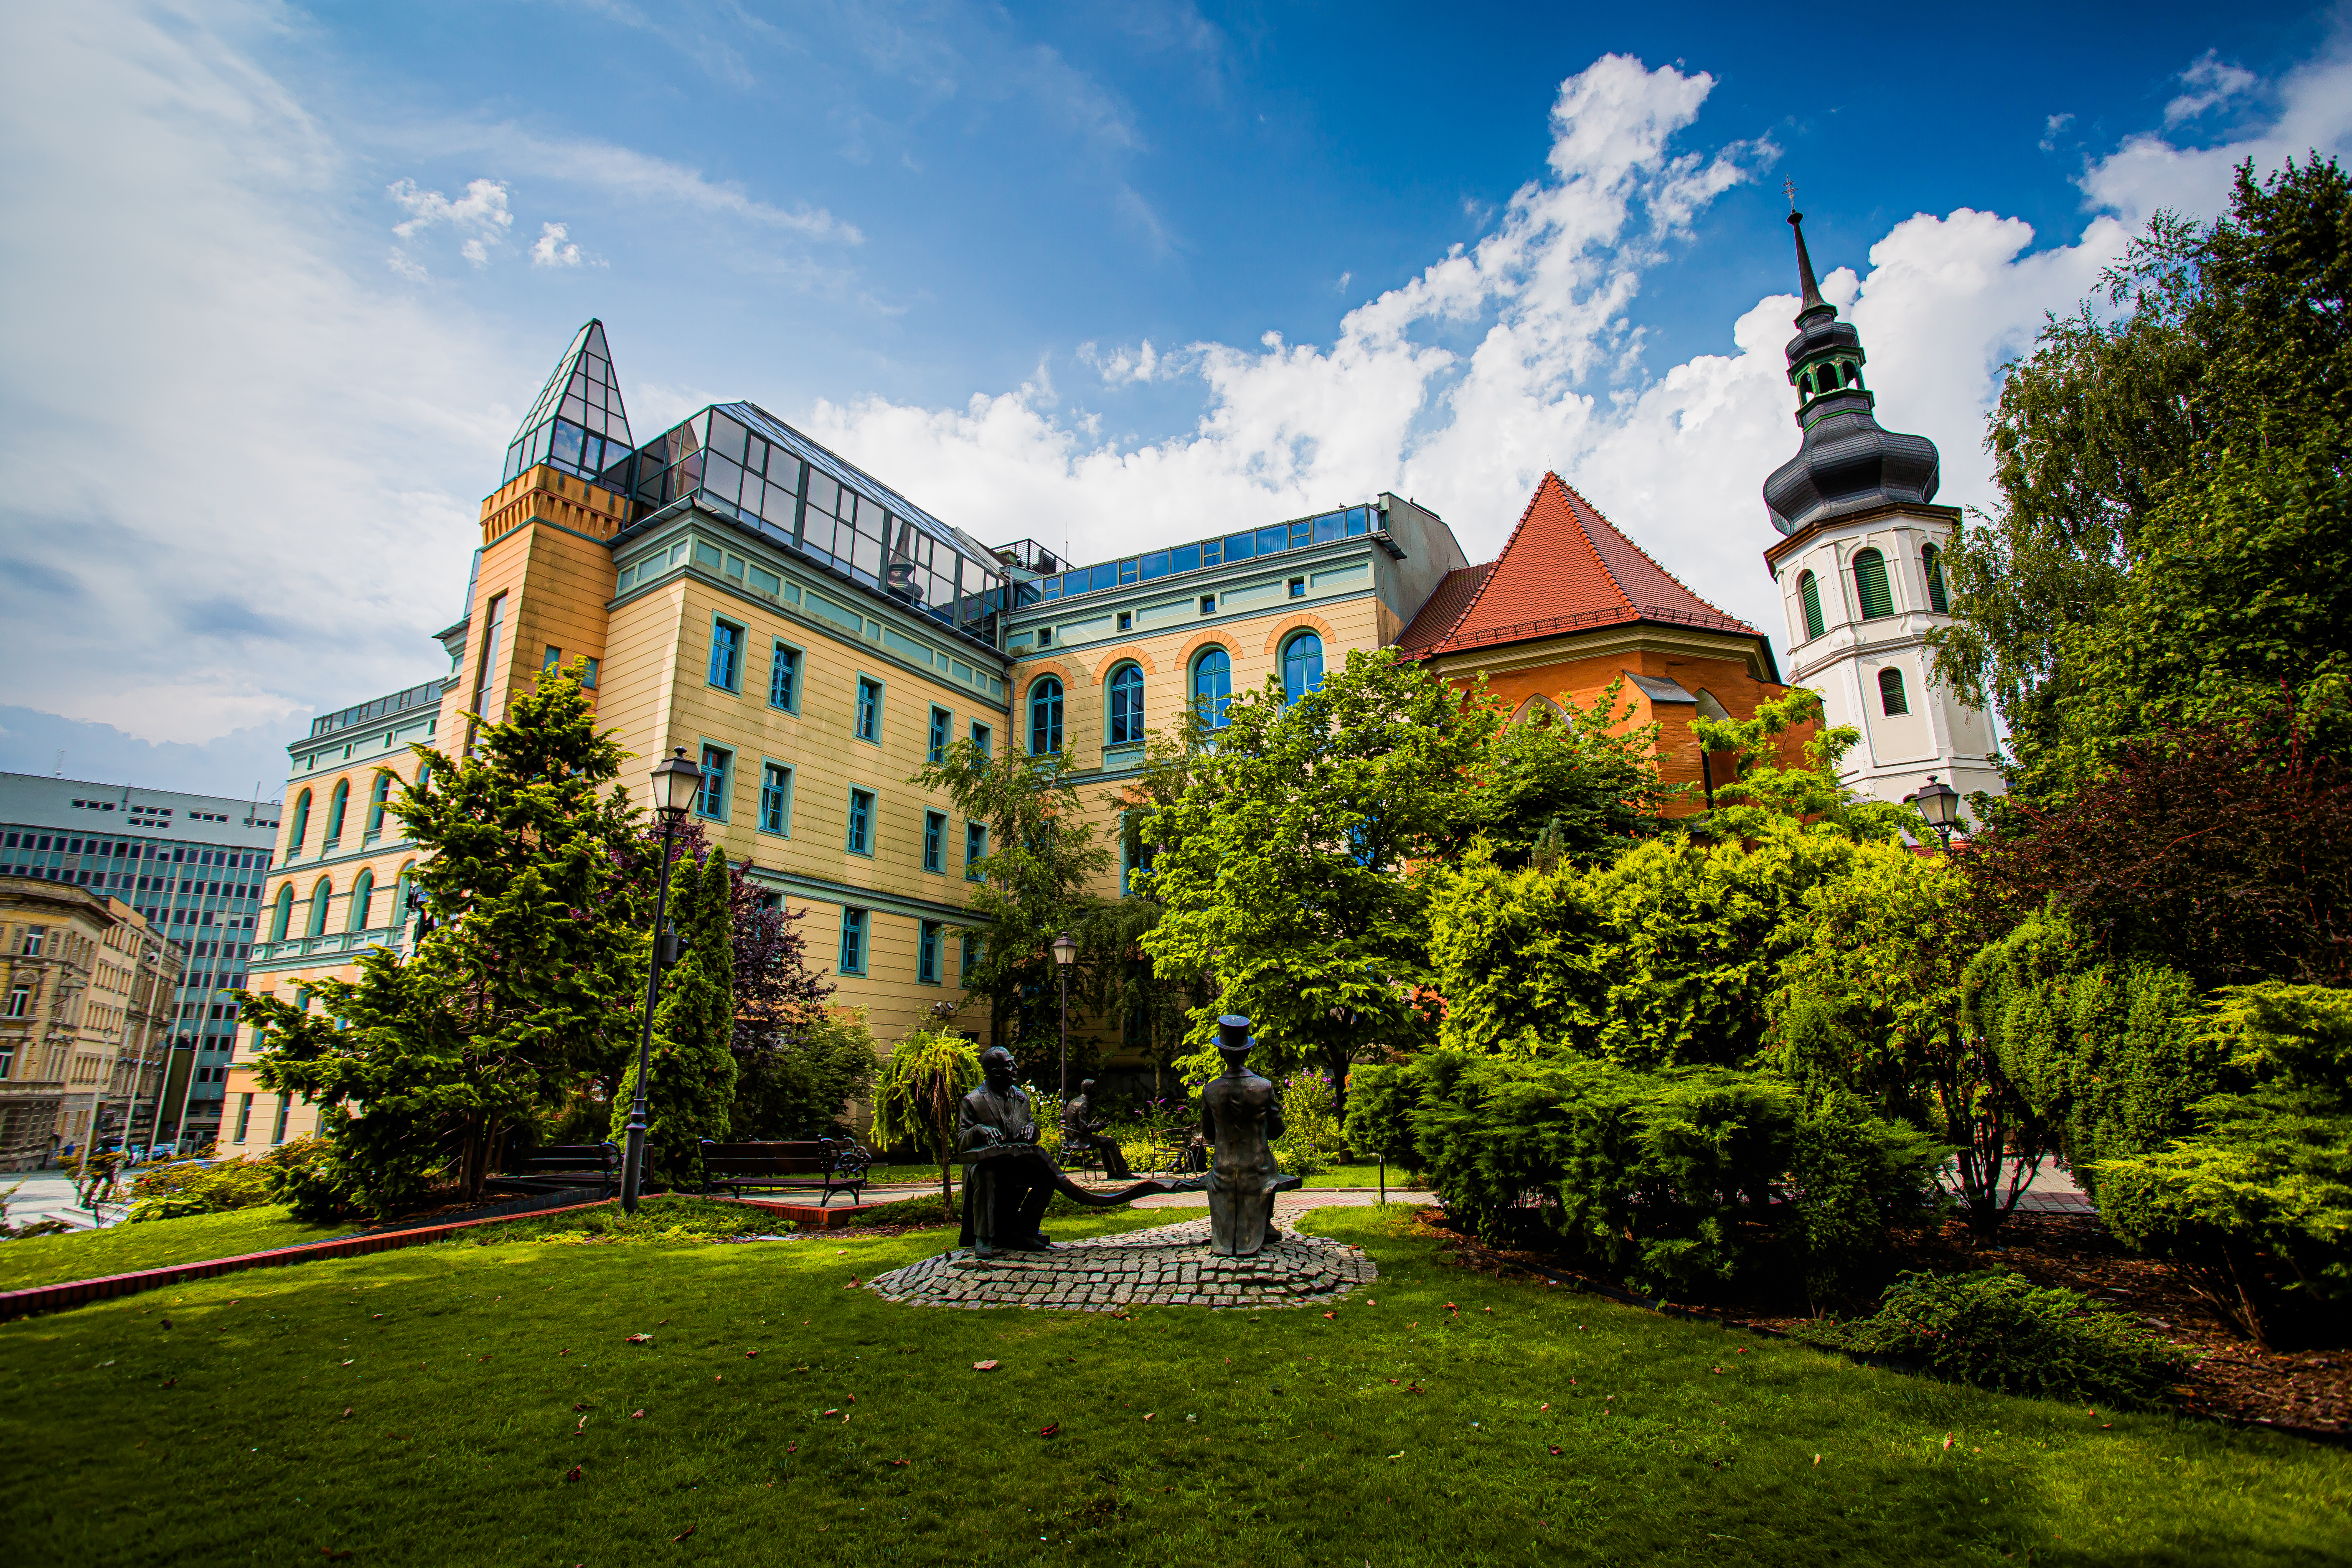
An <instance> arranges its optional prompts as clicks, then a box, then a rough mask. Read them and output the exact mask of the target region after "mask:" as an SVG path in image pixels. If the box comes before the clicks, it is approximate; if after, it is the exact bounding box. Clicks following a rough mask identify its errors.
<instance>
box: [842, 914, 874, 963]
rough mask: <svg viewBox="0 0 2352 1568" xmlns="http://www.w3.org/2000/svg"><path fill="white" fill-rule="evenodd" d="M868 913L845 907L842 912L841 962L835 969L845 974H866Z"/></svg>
mask: <svg viewBox="0 0 2352 1568" xmlns="http://www.w3.org/2000/svg"><path fill="white" fill-rule="evenodd" d="M868 918H869V916H868V912H867V911H866V910H861V909H856V908H852V907H851V906H849V905H846V904H845V905H843V906H842V910H841V962H840V963H839V964H837V965H836V966H835V967H836V968H837V969H838V970H839V971H840V973H844V974H863V973H866V921H867V920H868Z"/></svg>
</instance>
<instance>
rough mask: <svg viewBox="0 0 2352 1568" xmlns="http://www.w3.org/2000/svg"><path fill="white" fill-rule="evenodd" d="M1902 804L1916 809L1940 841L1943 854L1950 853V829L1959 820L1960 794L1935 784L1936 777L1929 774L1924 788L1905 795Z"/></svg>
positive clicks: (1952, 789)
mask: <svg viewBox="0 0 2352 1568" xmlns="http://www.w3.org/2000/svg"><path fill="white" fill-rule="evenodd" d="M1903 804H1904V805H1908V806H1914V807H1916V808H1917V810H1918V813H1919V815H1920V816H1924V817H1926V818H1927V826H1930V827H1932V828H1934V829H1935V830H1936V837H1937V838H1938V839H1940V840H1942V842H1943V846H1944V850H1945V852H1946V853H1947V854H1948V853H1950V852H1951V847H1952V828H1953V826H1955V825H1956V824H1958V821H1959V819H1960V792H1959V791H1958V790H1956V789H1954V788H1953V787H1952V786H1951V785H1949V784H1937V782H1936V775H1935V774H1933V773H1929V774H1928V775H1927V784H1926V786H1925V787H1923V788H1922V789H1920V790H1919V791H1918V792H1917V793H1916V794H1915V795H1905V796H1904V797H1903Z"/></svg>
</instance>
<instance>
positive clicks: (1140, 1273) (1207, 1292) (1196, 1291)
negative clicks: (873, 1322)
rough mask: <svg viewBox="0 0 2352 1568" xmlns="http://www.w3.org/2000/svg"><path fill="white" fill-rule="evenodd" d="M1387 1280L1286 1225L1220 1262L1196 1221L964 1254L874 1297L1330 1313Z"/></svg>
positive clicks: (941, 1258)
mask: <svg viewBox="0 0 2352 1568" xmlns="http://www.w3.org/2000/svg"><path fill="white" fill-rule="evenodd" d="M1379 1276H1380V1271H1379V1269H1377V1268H1375V1267H1373V1264H1372V1260H1371V1259H1370V1258H1367V1257H1366V1256H1364V1252H1363V1249H1362V1248H1361V1247H1348V1246H1345V1245H1343V1244H1341V1243H1339V1242H1336V1241H1329V1240H1327V1239H1325V1238H1324V1237H1316V1236H1301V1235H1299V1234H1298V1233H1297V1231H1296V1230H1295V1229H1292V1228H1290V1227H1289V1226H1283V1225H1281V1224H1279V1222H1277V1226H1276V1239H1275V1241H1274V1242H1273V1244H1272V1245H1270V1246H1269V1247H1266V1249H1265V1251H1264V1252H1261V1253H1259V1254H1258V1255H1257V1256H1256V1257H1255V1258H1219V1257H1216V1256H1215V1255H1214V1254H1213V1253H1211V1252H1210V1251H1209V1222H1208V1221H1207V1220H1206V1219H1195V1220H1187V1221H1185V1222H1183V1223H1182V1224H1181V1225H1165V1226H1158V1227H1157V1228H1155V1229H1151V1230H1138V1231H1129V1232H1127V1233H1126V1234H1125V1235H1121V1236H1100V1237H1088V1238H1087V1239H1086V1240H1083V1241H1072V1242H1062V1243H1056V1244H1055V1246H1054V1247H1052V1248H1051V1249H1050V1250H1048V1251H1045V1252H1024V1253H1015V1254H1013V1255H1011V1256H1009V1257H998V1258H977V1257H975V1256H973V1254H972V1252H971V1248H969V1247H957V1248H955V1249H954V1250H953V1251H950V1252H942V1253H940V1254H939V1255H937V1256H936V1257H932V1258H924V1259H923V1260H922V1261H921V1262H920V1263H911V1264H908V1266H907V1267H906V1268H899V1269H894V1270H893V1271H891V1272H890V1273H888V1274H884V1275H880V1276H878V1277H877V1278H876V1279H871V1280H869V1281H867V1289H871V1290H874V1291H875V1292H877V1294H879V1295H880V1296H881V1297H882V1298H883V1300H888V1301H905V1302H911V1303H913V1304H914V1305H917V1306H922V1307H961V1308H965V1309H968V1310H971V1309H978V1308H982V1307H1029V1308H1045V1309H1051V1310H1062V1311H1076V1312H1116V1311H1119V1310H1123V1309H1126V1308H1129V1307H1208V1308H1211V1309H1216V1310H1225V1309H1232V1308H1246V1309H1252V1310H1255V1309H1264V1308H1279V1307H1313V1306H1320V1305H1323V1304H1325V1303H1328V1302H1330V1301H1334V1300H1339V1299H1340V1298H1341V1297H1344V1296H1346V1295H1347V1294H1348V1293H1349V1291H1351V1290H1353V1289H1355V1288H1356V1287H1357V1286H1359V1285H1369V1284H1370V1283H1371V1282H1372V1281H1373V1280H1374V1279H1378V1278H1379Z"/></svg>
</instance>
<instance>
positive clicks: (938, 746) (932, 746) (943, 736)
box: [923, 707, 955, 767]
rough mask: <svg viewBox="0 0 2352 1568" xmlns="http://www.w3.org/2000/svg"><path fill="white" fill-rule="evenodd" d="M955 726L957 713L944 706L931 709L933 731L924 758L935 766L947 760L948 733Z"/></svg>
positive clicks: (924, 751)
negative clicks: (954, 713)
mask: <svg viewBox="0 0 2352 1568" xmlns="http://www.w3.org/2000/svg"><path fill="white" fill-rule="evenodd" d="M954 728H955V715H953V714H951V713H950V712H949V711H948V710H946V709H944V708H938V707H934V708H933V709H932V710H931V732H930V735H929V739H928V742H927V743H926V744H925V746H924V748H923V760H924V761H925V762H927V763H931V764H932V765H933V766H934V767H936V766H938V765H939V764H940V763H943V762H945V761H947V758H948V735H949V734H950V732H951V731H953V730H954Z"/></svg>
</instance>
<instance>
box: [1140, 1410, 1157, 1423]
mask: <svg viewBox="0 0 2352 1568" xmlns="http://www.w3.org/2000/svg"><path fill="white" fill-rule="evenodd" d="M1159 1414H1160V1413H1159V1412H1158V1411H1156V1410H1155V1411H1153V1412H1152V1413H1151V1415H1159ZM1151 1415H1146V1416H1145V1417H1144V1419H1145V1420H1146V1421H1149V1420H1150V1419H1151Z"/></svg>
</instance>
